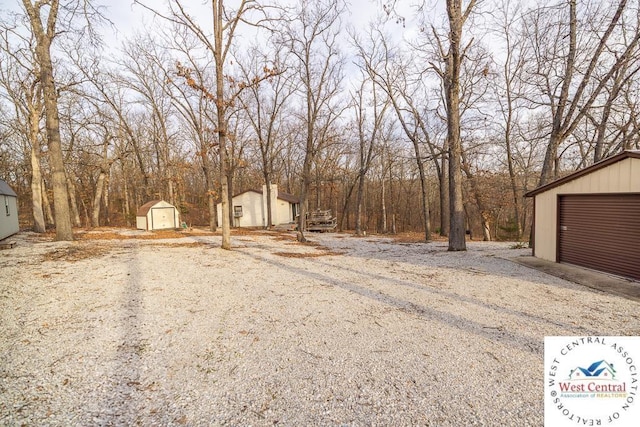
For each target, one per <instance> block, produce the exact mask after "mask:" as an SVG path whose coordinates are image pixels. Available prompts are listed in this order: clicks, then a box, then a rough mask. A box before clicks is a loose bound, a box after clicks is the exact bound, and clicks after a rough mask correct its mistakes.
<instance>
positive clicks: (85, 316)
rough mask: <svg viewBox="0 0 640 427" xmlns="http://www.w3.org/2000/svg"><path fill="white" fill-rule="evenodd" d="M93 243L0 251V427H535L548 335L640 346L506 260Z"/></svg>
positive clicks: (31, 240) (436, 252) (273, 242)
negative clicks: (619, 338) (621, 339)
mask: <svg viewBox="0 0 640 427" xmlns="http://www.w3.org/2000/svg"><path fill="white" fill-rule="evenodd" d="M132 234H134V236H133V237H135V233H134V232H132ZM87 237H88V234H87ZM92 237H93V238H91V239H89V238H83V239H79V240H77V241H75V242H73V243H68V242H66V243H65V242H51V241H47V240H44V239H41V238H36V237H35V236H34V235H30V234H20V235H18V236H17V237H16V239H17V240H18V241H19V242H18V246H17V247H16V248H14V249H11V250H6V251H0V273H1V276H2V282H1V283H0V325H1V329H0V425H10V426H13V425H34V426H35V425H38V426H41V425H60V426H87V425H98V426H112V425H113V426H120V425H143V426H157V425H163V426H164V425H175V426H180V425H187V426H209V425H255V426H266V425H275V424H279V425H296V426H301V425H394V426H400V425H423V426H472V425H486V426H511V425H512V426H541V425H542V423H543V382H542V381H543V358H542V356H543V355H542V351H543V338H544V336H545V335H640V317H639V315H640V304H639V303H637V302H633V301H630V300H626V299H622V298H619V297H616V296H612V295H606V294H603V293H597V292H595V291H592V290H589V289H587V288H584V287H581V286H578V285H574V284H572V283H569V282H566V281H563V280H561V279H558V278H555V277H552V276H549V275H546V274H544V273H540V272H537V271H535V270H532V269H529V268H527V267H524V266H521V265H518V264H516V263H513V262H512V261H510V260H509V258H513V257H516V256H519V255H523V254H527V253H529V251H528V250H526V249H510V248H509V247H510V244H508V243H482V242H472V243H469V245H468V249H469V250H468V251H467V252H466V253H449V252H447V251H446V249H447V247H446V243H445V242H433V243H429V244H419V243H414V244H406V243H405V244H402V243H396V242H393V241H392V240H389V239H386V238H377V237H376V238H355V237H351V236H349V235H341V234H318V235H315V234H314V235H311V236H310V237H311V239H312V240H313V241H314V242H315V244H312V245H300V244H297V243H296V242H295V241H294V239H293V237H292V236H291V235H287V234H269V233H254V234H249V235H243V236H238V237H234V239H233V240H232V243H233V244H234V250H233V251H223V250H221V249H219V247H218V246H219V243H220V238H219V236H214V235H206V234H202V235H197V234H194V235H190V236H187V237H182V238H178V239H161V240H158V239H155V240H147V239H143V238H125V237H127V236H123V238H122V239H119V240H118V239H116V240H114V239H110V240H102V239H100V235H99V233H98V234H96V235H94V236H92ZM129 237H131V236H129Z"/></svg>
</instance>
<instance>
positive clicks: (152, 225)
mask: <svg viewBox="0 0 640 427" xmlns="http://www.w3.org/2000/svg"><path fill="white" fill-rule="evenodd" d="M179 227H180V215H179V213H178V209H176V207H175V206H173V205H172V204H170V203H167V202H165V201H164V200H152V201H150V202H148V203H145V204H144V205H142V206H140V208H139V209H138V212H136V228H138V229H139V230H149V231H151V230H166V229H171V228H179Z"/></svg>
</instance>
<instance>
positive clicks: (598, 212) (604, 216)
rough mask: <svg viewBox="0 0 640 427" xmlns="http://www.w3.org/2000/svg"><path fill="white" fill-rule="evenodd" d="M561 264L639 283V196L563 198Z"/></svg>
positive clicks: (560, 232)
mask: <svg viewBox="0 0 640 427" xmlns="http://www.w3.org/2000/svg"><path fill="white" fill-rule="evenodd" d="M558 209H559V223H558V226H559V227H558V261H560V262H567V263H570V264H576V265H580V266H583V267H588V268H593V269H595V270H600V271H605V272H608V273H613V274H617V275H620V276H626V277H631V278H633V279H636V280H640V194H589V195H585V194H580V195H562V196H560V197H559V201H558Z"/></svg>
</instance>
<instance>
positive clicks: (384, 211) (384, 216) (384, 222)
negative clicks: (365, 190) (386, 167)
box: [380, 175, 389, 234]
mask: <svg viewBox="0 0 640 427" xmlns="http://www.w3.org/2000/svg"><path fill="white" fill-rule="evenodd" d="M384 181H385V177H384V175H383V176H382V188H381V190H380V192H381V195H380V199H381V206H380V210H381V211H382V234H387V233H388V232H389V228H388V227H387V202H386V201H385V185H384Z"/></svg>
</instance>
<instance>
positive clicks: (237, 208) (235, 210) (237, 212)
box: [233, 206, 242, 218]
mask: <svg viewBox="0 0 640 427" xmlns="http://www.w3.org/2000/svg"><path fill="white" fill-rule="evenodd" d="M241 216H242V206H234V207H233V217H234V218H240V217H241Z"/></svg>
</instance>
